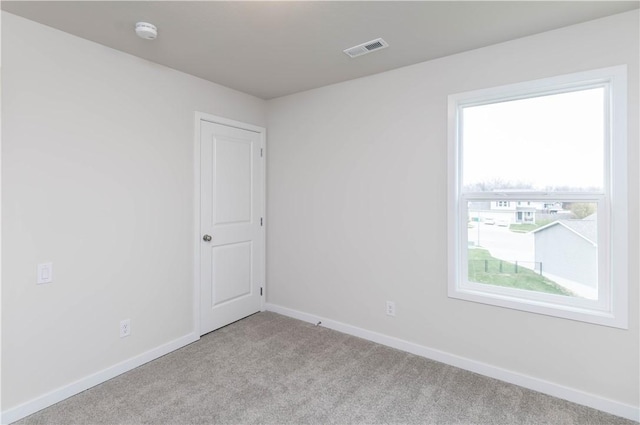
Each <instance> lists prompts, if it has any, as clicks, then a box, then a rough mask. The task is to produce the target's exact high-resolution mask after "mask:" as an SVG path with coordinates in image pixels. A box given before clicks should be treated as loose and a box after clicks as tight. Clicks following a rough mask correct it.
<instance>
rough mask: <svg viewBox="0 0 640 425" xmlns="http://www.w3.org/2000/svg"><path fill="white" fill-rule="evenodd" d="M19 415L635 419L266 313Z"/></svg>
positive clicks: (55, 420)
mask: <svg viewBox="0 0 640 425" xmlns="http://www.w3.org/2000/svg"><path fill="white" fill-rule="evenodd" d="M17 424H21V425H26V424H65V425H71V424H87V425H88V424H109V425H116V424H154V425H162V424H185V425H186V424H509V425H511V424H554V425H560V424H563V425H564V424H567V425H570V424H581V425H582V424H593V425H606V424H625V425H631V424H635V422H632V421H628V420H626V419H622V418H618V417H615V416H611V415H608V414H606V413H603V412H600V411H597V410H594V409H590V408H588V407H584V406H580V405H577V404H573V403H569V402H566V401H562V400H559V399H556V398H553V397H550V396H547V395H544V394H540V393H537V392H534V391H529V390H526V389H523V388H520V387H517V386H515V385H511V384H506V383H503V382H500V381H497V380H494V379H491V378H486V377H483V376H481V375H477V374H474V373H471V372H467V371H464V370H461V369H457V368H454V367H451V366H447V365H444V364H441V363H437V362H434V361H431V360H427V359H424V358H422V357H418V356H415V355H412V354H408V353H404V352H402V351H398V350H395V349H392V348H388V347H385V346H382V345H378V344H375V343H372V342H368V341H365V340H362V339H359V338H355V337H352V336H349V335H345V334H341V333H339V332H335V331H332V330H329V329H326V328H322V327H315V326H313V325H310V324H307V323H304V322H301V321H297V320H294V319H290V318H287V317H284V316H280V315H278V314H275V313H268V312H265V313H258V314H255V315H253V316H250V317H248V318H246V319H244V320H241V321H239V322H236V323H234V324H231V325H229V326H227V327H225V328H222V329H219V330H218V331H215V332H212V333H210V334H208V335H205V336H204V337H202V339H201V340H200V341H198V342H196V343H194V344H191V345H189V346H187V347H185V348H182V349H180V350H178V351H175V352H173V353H171V354H168V355H166V356H164V357H162V358H160V359H158V360H155V361H153V362H151V363H148V364H146V365H143V366H141V367H139V368H137V369H135V370H133V371H131V372H128V373H126V374H124V375H121V376H119V377H116V378H114V379H112V380H110V381H108V382H105V383H103V384H101V385H98V386H96V387H94V388H92V389H90V390H87V391H85V392H83V393H81V394H78V395H77V396H74V397H72V398H70V399H67V400H65V401H62V402H60V403H58V404H56V405H54V406H51V407H49V408H47V409H45V410H42V411H40V412H38V413H36V414H34V415H31V416H29V417H27V418H25V419H23V420H21V421H19V422H17Z"/></svg>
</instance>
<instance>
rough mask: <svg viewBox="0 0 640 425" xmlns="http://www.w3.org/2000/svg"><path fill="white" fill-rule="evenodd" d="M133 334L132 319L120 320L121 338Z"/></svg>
mask: <svg viewBox="0 0 640 425" xmlns="http://www.w3.org/2000/svg"><path fill="white" fill-rule="evenodd" d="M129 335H131V320H130V319H124V320H121V321H120V338H124V337H125V336H129Z"/></svg>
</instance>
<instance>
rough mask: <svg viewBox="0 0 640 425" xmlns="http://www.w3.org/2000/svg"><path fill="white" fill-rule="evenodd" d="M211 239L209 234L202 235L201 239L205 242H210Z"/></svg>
mask: <svg viewBox="0 0 640 425" xmlns="http://www.w3.org/2000/svg"><path fill="white" fill-rule="evenodd" d="M211 239H212V238H211V236H209V235H204V236H203V237H202V240H203V241H205V242H211Z"/></svg>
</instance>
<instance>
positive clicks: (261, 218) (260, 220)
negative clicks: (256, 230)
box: [260, 217, 262, 226]
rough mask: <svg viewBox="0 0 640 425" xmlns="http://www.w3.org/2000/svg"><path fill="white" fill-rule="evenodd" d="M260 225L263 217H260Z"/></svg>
mask: <svg viewBox="0 0 640 425" xmlns="http://www.w3.org/2000/svg"><path fill="white" fill-rule="evenodd" d="M260 226H262V217H260Z"/></svg>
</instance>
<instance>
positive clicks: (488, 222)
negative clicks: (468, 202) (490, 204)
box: [484, 218, 496, 225]
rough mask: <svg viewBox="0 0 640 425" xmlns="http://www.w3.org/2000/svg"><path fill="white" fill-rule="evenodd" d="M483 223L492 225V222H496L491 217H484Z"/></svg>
mask: <svg viewBox="0 0 640 425" xmlns="http://www.w3.org/2000/svg"><path fill="white" fill-rule="evenodd" d="M484 224H491V225H494V224H496V221H495V220H494V219H492V218H485V219H484Z"/></svg>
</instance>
